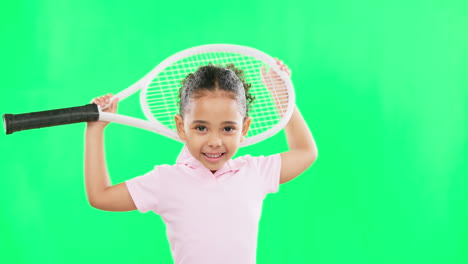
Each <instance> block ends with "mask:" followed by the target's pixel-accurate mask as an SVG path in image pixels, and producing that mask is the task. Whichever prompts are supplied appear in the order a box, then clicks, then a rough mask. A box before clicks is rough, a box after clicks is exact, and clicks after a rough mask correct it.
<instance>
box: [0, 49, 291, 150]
mask: <svg viewBox="0 0 468 264" xmlns="http://www.w3.org/2000/svg"><path fill="white" fill-rule="evenodd" d="M209 63H211V64H213V65H221V66H226V65H227V64H230V63H233V64H234V65H235V66H236V67H237V68H240V69H242V70H244V74H245V81H246V82H247V83H250V84H251V85H252V86H251V88H250V92H251V93H252V95H253V96H255V101H254V103H253V105H252V106H251V109H250V111H249V116H250V117H251V118H252V122H251V125H250V129H249V132H248V134H247V136H246V138H245V140H244V141H243V142H242V144H241V146H247V145H251V144H254V143H257V142H259V141H261V140H263V139H265V138H268V137H270V136H272V135H274V134H276V133H277V132H278V131H280V130H281V129H282V128H283V127H284V126H285V125H286V124H287V122H288V121H289V119H290V117H291V115H292V112H293V109H294V100H295V98H294V89H293V85H292V83H291V80H290V78H289V77H288V75H287V74H286V73H285V72H283V71H281V70H280V69H279V66H278V65H277V63H276V61H275V59H273V58H272V57H270V56H269V55H267V54H265V53H263V52H261V51H259V50H256V49H253V48H250V47H245V46H238V45H229V44H211V45H203V46H198V47H193V48H189V49H186V50H183V51H180V52H178V53H176V54H174V55H172V56H170V57H169V58H167V59H166V60H164V61H163V62H161V63H160V64H159V65H157V66H156V67H155V68H154V69H153V70H151V72H149V73H148V74H146V75H145V76H144V77H143V78H141V79H140V80H139V81H137V82H136V83H135V84H133V85H131V86H130V87H128V88H126V89H125V90H123V91H121V92H119V93H118V94H116V95H115V96H114V97H113V98H111V101H112V100H113V99H114V98H119V101H120V102H121V101H122V100H124V99H125V98H127V97H128V96H130V95H132V94H133V93H136V92H138V91H140V106H141V109H142V111H143V112H144V114H145V117H146V118H147V120H143V119H138V118H134V117H130V116H125V115H120V114H114V113H107V112H103V111H102V110H101V109H100V107H98V106H97V105H96V104H88V105H84V106H78V107H71V108H63V109H56V110H49V111H41V112H33V113H25V114H17V115H14V114H5V115H3V121H4V126H5V130H6V133H7V134H12V133H14V132H16V131H21V130H28V129H34V128H42V127H49V126H57V125H65V124H72V123H78V122H90V121H98V120H101V121H108V122H116V123H121V124H125V125H129V126H134V127H139V128H142V129H146V130H149V131H153V132H156V133H159V134H161V135H164V136H167V137H169V138H172V139H175V140H178V141H182V140H181V139H180V138H179V136H178V135H177V132H176V126H175V122H174V115H175V114H177V113H178V111H179V106H178V104H177V103H178V102H179V98H178V93H179V88H180V87H181V86H182V84H181V81H182V80H183V79H184V78H185V77H186V76H187V75H188V74H189V73H193V72H195V71H196V70H197V69H198V67H199V66H204V65H208V64H209Z"/></svg>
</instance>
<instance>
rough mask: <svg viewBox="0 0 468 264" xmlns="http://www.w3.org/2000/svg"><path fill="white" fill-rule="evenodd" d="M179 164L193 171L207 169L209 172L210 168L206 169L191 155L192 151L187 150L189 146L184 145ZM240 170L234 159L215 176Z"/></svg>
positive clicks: (225, 164) (227, 162)
mask: <svg viewBox="0 0 468 264" xmlns="http://www.w3.org/2000/svg"><path fill="white" fill-rule="evenodd" d="M176 163H177V164H184V165H186V166H188V167H190V168H192V169H200V168H201V169H206V170H208V168H206V167H205V166H204V165H203V164H202V163H201V162H200V161H199V160H197V159H196V158H195V157H193V156H192V154H191V153H190V151H189V150H188V148H187V145H184V147H183V148H182V151H181V152H180V154H179V157H177V162H176ZM238 170H239V168H238V166H236V163H235V162H233V160H232V159H230V160H228V161H226V163H224V165H223V167H222V168H221V169H219V170H218V171H216V173H215V174H217V175H219V174H224V173H226V172H229V171H238Z"/></svg>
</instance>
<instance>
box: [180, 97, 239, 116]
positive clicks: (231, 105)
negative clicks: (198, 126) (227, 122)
mask: <svg viewBox="0 0 468 264" xmlns="http://www.w3.org/2000/svg"><path fill="white" fill-rule="evenodd" d="M189 105H190V106H189V107H188V109H187V112H186V116H187V115H190V116H191V117H193V118H195V119H200V118H210V119H219V118H223V119H226V118H229V119H238V118H242V115H241V114H240V106H239V103H238V101H237V100H236V99H234V98H232V95H231V94H229V93H226V92H205V93H204V95H201V96H197V97H195V98H192V99H191V100H190V102H189ZM187 117H188V116H187Z"/></svg>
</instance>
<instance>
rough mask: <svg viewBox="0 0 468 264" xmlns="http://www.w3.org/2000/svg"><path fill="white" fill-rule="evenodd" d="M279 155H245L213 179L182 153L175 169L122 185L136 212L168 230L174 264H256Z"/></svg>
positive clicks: (276, 184) (162, 168)
mask: <svg viewBox="0 0 468 264" xmlns="http://www.w3.org/2000/svg"><path fill="white" fill-rule="evenodd" d="M280 168H281V158H280V155H279V154H275V155H271V156H266V157H264V156H260V157H252V156H250V155H246V156H243V157H239V158H236V159H233V160H229V161H227V162H226V163H225V164H224V165H223V167H222V168H221V169H219V170H218V171H216V172H215V173H214V174H213V173H211V172H210V171H209V170H208V169H207V168H206V167H204V166H203V165H202V163H200V162H199V161H198V160H197V159H195V158H194V157H193V156H192V155H191V154H190V152H189V151H188V149H187V148H186V147H184V148H183V149H182V152H181V154H180V155H179V157H178V159H177V164H176V165H160V166H155V168H154V170H152V171H150V172H148V173H146V174H145V175H142V176H139V177H136V178H133V179H130V180H128V181H126V184H127V188H128V190H129V192H130V195H131V196H132V198H133V201H134V202H135V205H136V207H137V208H138V210H139V211H140V212H142V213H146V212H148V211H153V212H154V213H156V214H159V215H160V216H161V218H162V219H163V221H164V223H165V224H166V233H167V237H168V240H169V243H170V246H171V252H172V257H173V258H174V261H175V264H220V263H223V264H231V263H232V264H254V263H255V262H256V251H257V233H258V223H259V220H260V215H261V211H262V204H263V199H264V198H265V196H266V195H267V194H268V193H275V192H277V191H278V188H279V181H280Z"/></svg>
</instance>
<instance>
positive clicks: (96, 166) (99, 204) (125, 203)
mask: <svg viewBox="0 0 468 264" xmlns="http://www.w3.org/2000/svg"><path fill="white" fill-rule="evenodd" d="M109 98H110V95H107V96H104V97H100V98H97V99H94V100H93V103H95V104H98V105H101V106H104V105H106V104H107V103H108V102H109ZM116 109H117V100H116V101H114V102H113V103H112V106H111V107H110V108H109V109H108V110H105V111H106V112H113V113H115V112H116ZM107 124H108V122H102V121H97V122H88V123H87V125H86V135H85V136H86V140H85V141H86V142H85V184H86V194H87V197H88V201H89V204H90V205H91V206H93V207H94V208H97V209H101V210H105V211H133V210H136V206H135V204H134V202H133V199H132V197H131V196H130V193H129V192H128V189H127V186H126V184H125V182H123V183H120V184H117V185H115V186H111V185H112V184H111V181H110V178H109V175H108V172H107V167H106V160H105V156H104V128H105V127H106V126H107Z"/></svg>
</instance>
